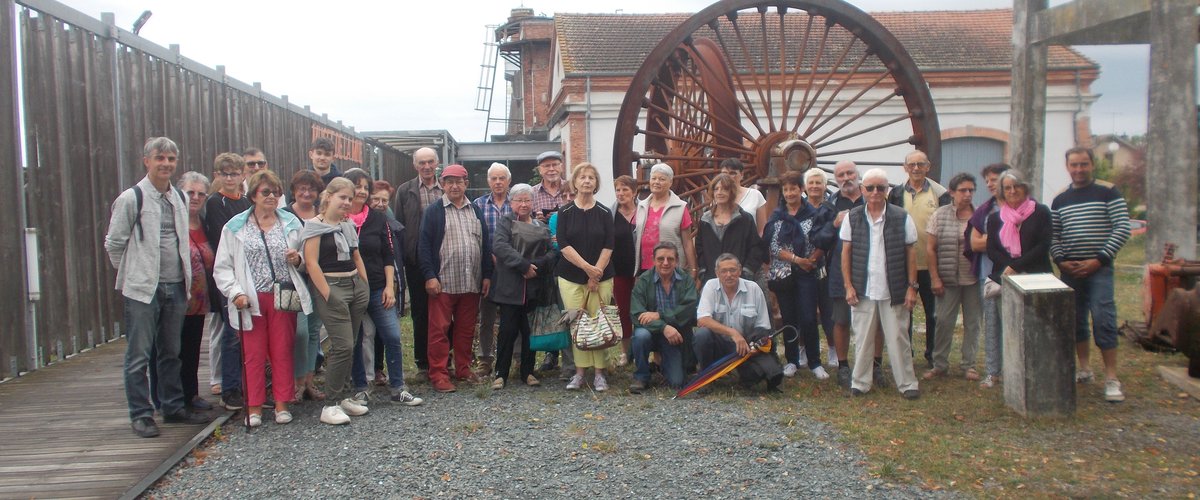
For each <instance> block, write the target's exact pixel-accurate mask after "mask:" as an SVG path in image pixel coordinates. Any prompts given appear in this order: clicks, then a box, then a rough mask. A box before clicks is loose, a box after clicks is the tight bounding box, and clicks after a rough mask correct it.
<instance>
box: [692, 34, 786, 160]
mask: <svg viewBox="0 0 1200 500" xmlns="http://www.w3.org/2000/svg"><path fill="white" fill-rule="evenodd" d="M693 50H695V49H693ZM723 58H724V60H725V61H726V62H728V61H729V58H728V57H726V56H723ZM700 64H702V65H704V69H706V70H708V71H709V72H713V67H712V66H710V65H709V63H708V61H707V60H704V59H701V60H700ZM689 73H690V72H689ZM731 73H733V76H734V78H738V76H737V72H736V71H731ZM691 75H692V78H696V76H695V74H694V73H692V74H691ZM719 83H720V84H721V85H722V86H724V85H728V82H725V81H721V82H719ZM738 86H739V87H741V80H740V78H738ZM725 88H726V89H728V90H729V92H730V93H731V94H732V93H734V90H733V89H730V88H729V87H725ZM745 93H746V91H745V89H744V88H743V89H742V95H743V97H745ZM749 99H750V98H749V97H746V100H747V102H748V101H749ZM733 102H735V103H736V104H737V106H738V109H740V110H741V111H742V113H743V115H744V116H746V117H748V118H750V123H752V124H753V125H754V128H755V129H757V130H758V133H759V135H766V134H767V131H766V130H763V128H762V125H760V124H759V122H758V118H757V116H756V115H755V113H754V110H753V109H751V108H750V107H748V106H747V104H745V103H743V102H742V101H740V100H738V99H737V96H736V95H735V96H734V99H733ZM721 107H722V110H723V111H728V110H727V109H725V106H724V105H722V106H721ZM735 114H736V113H735ZM738 128H739V129H740V128H741V127H740V126H739V127H738ZM746 137H747V138H749V139H751V140H753V138H751V137H750V135H749V134H746ZM756 142H757V141H756Z"/></svg>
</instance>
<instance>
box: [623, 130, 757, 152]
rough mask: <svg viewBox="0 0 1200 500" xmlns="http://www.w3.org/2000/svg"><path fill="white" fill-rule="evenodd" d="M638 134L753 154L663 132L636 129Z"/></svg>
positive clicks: (740, 149) (742, 149) (747, 150)
mask: <svg viewBox="0 0 1200 500" xmlns="http://www.w3.org/2000/svg"><path fill="white" fill-rule="evenodd" d="M638 132H640V133H643V134H646V135H649V136H654V137H661V138H663V139H667V140H671V141H679V142H686V143H688V144H695V145H697V146H703V147H711V148H714V149H723V150H725V151H732V152H735V153H747V154H752V153H754V151H751V150H749V149H746V148H735V147H730V146H726V145H723V144H716V143H709V142H701V141H698V140H696V139H688V138H686V137H680V136H675V135H671V134H666V133H663V132H653V131H650V130H642V129H638Z"/></svg>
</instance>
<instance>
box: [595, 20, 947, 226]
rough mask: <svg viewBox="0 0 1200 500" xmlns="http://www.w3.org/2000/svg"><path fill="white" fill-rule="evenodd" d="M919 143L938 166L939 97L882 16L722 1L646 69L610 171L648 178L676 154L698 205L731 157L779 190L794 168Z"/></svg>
mask: <svg viewBox="0 0 1200 500" xmlns="http://www.w3.org/2000/svg"><path fill="white" fill-rule="evenodd" d="M643 113H644V120H643V119H642V118H641V117H642V116H643ZM639 143H640V146H639ZM914 147H915V148H916V149H920V150H922V151H925V152H926V154H927V155H928V156H929V159H930V161H931V163H932V164H933V166H934V168H935V169H936V168H937V166H938V165H939V164H940V161H939V160H940V155H941V136H940V129H939V127H938V121H937V116H936V114H935V113H934V108H933V99H932V98H931V97H930V94H929V88H928V85H927V84H926V83H925V80H924V78H923V77H922V76H921V73H920V71H918V69H917V66H916V63H914V62H913V60H912V58H911V57H910V56H909V55H908V53H907V52H906V51H905V50H904V47H902V46H901V44H900V42H899V41H897V40H896V38H895V37H894V36H893V35H892V34H891V33H890V32H888V31H887V29H885V28H884V27H883V25H881V24H880V23H879V22H878V21H876V20H875V19H874V18H872V17H871V16H870V15H868V14H867V13H865V12H863V11H861V10H859V9H858V8H856V7H854V6H851V5H850V4H847V3H845V2H842V1H840V0H722V1H720V2H717V3H715V4H713V5H711V6H709V7H708V8H705V9H704V10H702V11H700V12H698V13H696V14H695V15H693V16H692V17H691V18H689V19H687V20H686V21H685V22H683V23H682V24H680V25H679V26H678V27H676V28H675V29H673V30H671V31H670V32H669V33H668V34H667V35H666V36H665V37H664V38H663V39H662V41H661V42H659V44H658V45H657V46H656V47H654V49H653V50H652V51H651V52H650V53H649V55H648V56H647V57H646V60H645V62H644V63H643V64H642V66H641V68H640V69H638V72H637V74H636V75H635V76H634V77H633V81H632V83H631V84H630V88H629V91H628V92H627V93H626V94H625V100H624V102H623V103H622V105H621V111H620V114H619V115H618V118H617V129H616V139H615V141H614V146H613V160H614V167H613V170H614V171H613V173H614V177H615V176H617V175H633V176H634V177H635V178H637V179H638V180H639V181H640V182H642V183H645V181H646V178H647V176H646V175H645V171H644V169H645V168H648V167H649V166H650V165H652V164H654V163H658V162H666V163H669V164H670V165H671V166H672V167H673V168H674V170H675V184H674V186H673V189H674V190H675V192H676V194H678V195H679V196H680V197H683V198H684V199H692V200H693V204H692V206H693V209H694V210H696V209H699V206H698V205H699V203H695V202H694V201H695V200H696V199H697V198H699V197H694V196H692V195H695V194H697V193H700V192H701V191H703V190H704V189H705V188H706V187H707V186H708V183H709V182H710V181H711V179H712V177H713V176H715V175H716V173H717V172H718V164H719V163H720V161H721V160H722V159H724V158H728V157H736V158H739V159H741V160H742V162H743V163H744V164H745V165H746V171H745V175H744V177H743V183H744V184H745V185H747V186H749V185H752V184H755V183H757V184H759V186H760V187H763V188H765V189H767V190H768V191H770V190H772V189H776V190H777V189H778V180H777V178H778V176H779V175H780V174H782V173H784V172H786V171H787V170H805V169H808V168H810V167H813V166H820V167H822V168H824V169H825V170H827V171H829V170H832V167H833V165H834V164H835V163H836V162H837V161H839V160H841V159H854V160H855V161H856V163H858V164H859V165H860V166H864V167H872V166H901V164H902V162H901V161H900V159H901V158H902V157H903V154H904V153H905V152H907V151H910V150H911V149H912V148H914ZM898 151H902V152H898ZM884 153H885V155H884ZM872 154H874V155H876V158H874V160H875V161H871V160H872V158H868V159H867V161H863V160H862V156H861V155H872ZM856 155H858V156H859V158H857V159H856V158H854V156H856ZM883 158H886V159H888V160H891V161H884V159H883ZM638 167H640V168H638ZM635 170H636V171H635ZM937 174H938V172H937V171H936V170H935V171H932V172H930V175H931V176H932V177H935V178H936V177H937ZM767 198H768V200H769V201H768V203H771V204H772V206H773V204H774V203H775V200H776V196H767Z"/></svg>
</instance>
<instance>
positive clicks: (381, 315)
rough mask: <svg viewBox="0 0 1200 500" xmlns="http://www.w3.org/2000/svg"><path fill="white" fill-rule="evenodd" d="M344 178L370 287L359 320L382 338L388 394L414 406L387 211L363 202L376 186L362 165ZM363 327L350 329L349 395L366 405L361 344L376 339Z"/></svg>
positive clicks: (418, 400)
mask: <svg viewBox="0 0 1200 500" xmlns="http://www.w3.org/2000/svg"><path fill="white" fill-rule="evenodd" d="M344 177H345V178H346V180H348V181H350V182H351V183H353V184H354V198H353V199H352V200H351V201H350V209H349V215H348V216H347V217H348V218H349V219H350V222H351V223H352V224H354V228H355V230H356V231H357V232H358V252H359V255H360V256H361V257H362V262H363V267H364V268H365V269H366V271H367V285H368V287H369V290H370V298H369V300H368V302H367V316H366V318H364V320H370V321H371V322H372V323H374V329H375V335H378V336H379V338H381V339H382V340H383V346H384V353H385V355H386V359H387V371H388V375H389V376H390V377H389V380H388V385H389V397H390V398H391V400H392V402H394V403H402V404H405V405H408V406H417V405H419V404H421V403H422V402H423V400H422V399H421V398H418V397H415V396H413V395H412V394H411V393H409V392H408V388H407V387H406V386H405V385H404V358H403V355H402V354H401V345H400V320H399V318H398V317H397V311H399V307H397V296H396V258H395V254H394V252H393V251H392V233H391V229H390V228H389V227H388V218H387V214H386V213H384V212H380V211H379V210H372V209H371V207H370V205H369V204H368V203H367V201H368V200H369V199H370V198H371V192H372V190H373V189H374V188H375V181H374V180H373V179H371V175H370V174H368V173H367V172H366V171H365V170H363V169H361V168H352V169H350V170H347V171H346V173H345V174H344ZM364 323H365V321H364ZM364 329H365V328H360V329H358V330H356V331H355V334H356V335H357V337H356V338H357V340H356V342H355V343H354V360H353V362H354V364H353V367H354V368H353V371H352V373H351V375H352V380H353V381H354V392H355V394H354V399H355V401H356V402H357V403H358V404H361V405H364V406H365V405H367V403H368V401H369V398H368V393H369V389H368V386H367V370H366V363H365V362H364V361H365V360H364V359H363V355H362V353H363V349H364V348H366V349H371V351H372V353H373V352H374V348H375V340H374V339H373V338H372V339H368V340H366V341H365V342H364V341H363V340H364V337H363V330H364ZM364 344H365V345H364Z"/></svg>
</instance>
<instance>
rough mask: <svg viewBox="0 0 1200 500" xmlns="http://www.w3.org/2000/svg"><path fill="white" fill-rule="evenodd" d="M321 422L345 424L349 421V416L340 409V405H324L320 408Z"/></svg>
mask: <svg viewBox="0 0 1200 500" xmlns="http://www.w3.org/2000/svg"><path fill="white" fill-rule="evenodd" d="M321 423H323V424H330V425H345V424H348V423H350V417H348V416H346V412H344V411H342V407H341V406H337V405H334V406H326V407H324V408H322V409H321Z"/></svg>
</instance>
